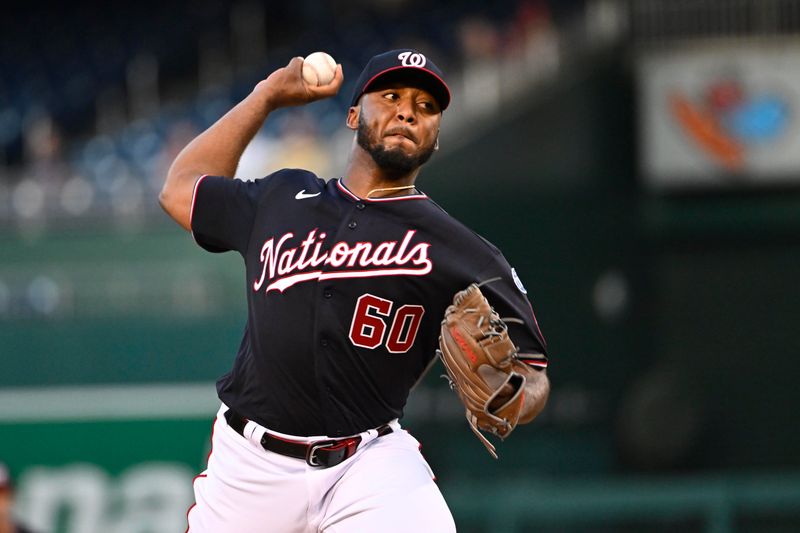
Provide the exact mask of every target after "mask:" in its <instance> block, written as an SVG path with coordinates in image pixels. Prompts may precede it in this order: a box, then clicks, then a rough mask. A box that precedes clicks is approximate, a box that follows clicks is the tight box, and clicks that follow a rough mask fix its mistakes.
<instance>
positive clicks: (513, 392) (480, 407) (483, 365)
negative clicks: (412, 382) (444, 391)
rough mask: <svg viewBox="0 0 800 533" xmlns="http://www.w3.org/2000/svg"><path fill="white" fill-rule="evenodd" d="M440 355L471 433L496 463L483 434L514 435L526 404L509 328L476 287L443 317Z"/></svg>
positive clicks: (462, 293)
mask: <svg viewBox="0 0 800 533" xmlns="http://www.w3.org/2000/svg"><path fill="white" fill-rule="evenodd" d="M437 354H438V355H439V357H440V358H441V360H442V362H443V363H444V366H445V368H446V369H447V374H448V377H449V380H450V388H452V389H453V390H455V391H456V392H457V393H458V396H459V398H460V399H461V402H462V403H463V404H464V407H466V417H467V422H469V425H470V427H471V428H472V431H473V433H475V435H476V436H477V437H478V438H479V439H480V441H481V442H482V443H483V445H484V446H486V449H487V450H488V451H489V453H490V454H491V455H492V457H494V458H495V459H497V452H496V451H495V447H494V445H492V443H491V442H489V440H488V439H487V438H486V437H485V436H484V435H483V434H482V433H481V431H486V432H488V433H492V434H493V435H497V436H498V437H500V438H501V439H505V438H506V437H508V435H509V434H511V432H512V431H513V430H514V428H515V427H516V426H517V422H518V421H519V416H520V412H521V411H522V407H523V405H524V402H525V397H524V394H523V390H524V389H525V377H524V376H523V375H522V374H520V373H518V372H515V371H514V367H515V366H517V365H521V364H522V363H520V362H519V361H518V360H517V348H516V347H515V346H514V343H513V342H512V341H511V339H509V337H508V327H507V326H506V324H505V323H504V322H503V321H502V320H501V319H500V317H499V316H498V314H497V313H496V312H495V311H494V309H493V308H492V307H491V305H489V302H488V301H487V300H486V297H485V296H484V295H483V293H482V292H481V290H480V288H479V287H478V285H476V284H474V283H473V284H472V285H470V286H469V287H467V288H466V289H464V290H463V291H460V292H458V293H457V294H456V295H455V297H454V298H453V304H452V305H451V306H449V307H448V308H447V310H446V311H445V314H444V320H442V328H441V335H440V336H439V350H438V351H437ZM498 378H499V379H498Z"/></svg>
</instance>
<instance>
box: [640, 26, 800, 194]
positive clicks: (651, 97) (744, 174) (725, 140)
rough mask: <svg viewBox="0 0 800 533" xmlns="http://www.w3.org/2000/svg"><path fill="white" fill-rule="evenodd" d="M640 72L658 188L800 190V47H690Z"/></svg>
mask: <svg viewBox="0 0 800 533" xmlns="http://www.w3.org/2000/svg"><path fill="white" fill-rule="evenodd" d="M637 67H638V68H637V77H638V89H639V103H638V105H639V120H640V129H639V132H640V146H641V148H642V151H641V158H640V160H641V165H642V173H643V176H644V179H645V180H646V183H647V184H648V185H649V186H650V187H651V188H652V189H656V190H666V189H691V188H704V189H707V188H720V187H721V188H731V187H733V188H736V187H752V186H760V185H779V184H797V183H800V121H799V120H800V119H798V112H797V110H798V107H799V106H798V104H800V40H789V41H786V40H782V41H780V42H771V41H770V42H764V41H758V42H749V41H744V42H743V41H741V40H737V41H726V40H715V41H713V42H705V43H701V44H698V43H691V44H686V43H684V44H681V45H675V46H673V47H672V48H670V49H661V50H658V51H650V52H644V53H642V54H641V55H640V56H639V58H638V64H637Z"/></svg>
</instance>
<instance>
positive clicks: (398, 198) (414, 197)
mask: <svg viewBox="0 0 800 533" xmlns="http://www.w3.org/2000/svg"><path fill="white" fill-rule="evenodd" d="M336 185H338V186H339V190H341V191H342V192H343V193H345V194H347V195H348V196H349V197H350V198H352V199H353V200H356V201H360V202H399V201H401V200H426V199H427V198H428V195H427V194H425V193H424V192H421V193H419V194H409V195H407V196H393V197H391V198H359V197H358V196H356V195H355V194H353V193H352V192H350V190H349V189H348V188H347V187H345V186H344V184H343V183H342V179H341V178H339V179H337V180H336Z"/></svg>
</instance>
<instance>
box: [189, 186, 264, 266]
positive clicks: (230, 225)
mask: <svg viewBox="0 0 800 533" xmlns="http://www.w3.org/2000/svg"><path fill="white" fill-rule="evenodd" d="M264 179H266V178H264ZM259 185H260V184H259V180H256V181H242V180H239V179H231V178H223V177H220V176H202V177H201V178H200V179H198V180H197V183H195V186H194V194H193V195H192V210H191V214H190V221H191V227H192V236H193V237H194V240H195V242H197V244H199V245H200V246H201V247H202V248H204V249H205V250H208V251H209V252H215V253H218V252H227V251H229V250H236V251H238V252H239V253H241V254H244V253H245V251H246V249H247V243H248V242H249V240H250V233H251V230H252V227H253V221H254V220H255V215H256V211H257V207H258V202H259V196H260V190H261V189H262V188H263V187H260V186H259Z"/></svg>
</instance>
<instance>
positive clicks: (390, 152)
mask: <svg viewBox="0 0 800 533" xmlns="http://www.w3.org/2000/svg"><path fill="white" fill-rule="evenodd" d="M356 142H358V145H359V146H360V147H361V148H363V149H364V150H365V151H366V152H367V153H369V155H370V156H372V159H373V160H374V161H375V164H377V165H378V166H379V167H380V168H381V169H382V170H384V171H385V172H386V174H387V175H388V176H389V177H390V178H395V177H396V178H401V177H404V176H406V175H407V174H408V173H409V172H412V171H414V170H416V169H418V168H419V167H421V166H422V165H424V164H425V163H426V162H427V161H428V159H430V158H431V156H432V155H433V152H434V151H435V147H434V145H431V146H429V147H428V148H426V149H424V150H422V151H421V152H419V153H417V154H415V155H410V154H406V153H405V152H403V150H401V149H400V147H397V148H387V147H386V145H385V144H383V143H381V142H380V141H379V140H378V139H376V138H375V136H374V135H373V134H372V132H370V131H369V129H368V128H367V125H366V123H365V122H364V117H363V116H359V117H358V130H356Z"/></svg>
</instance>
